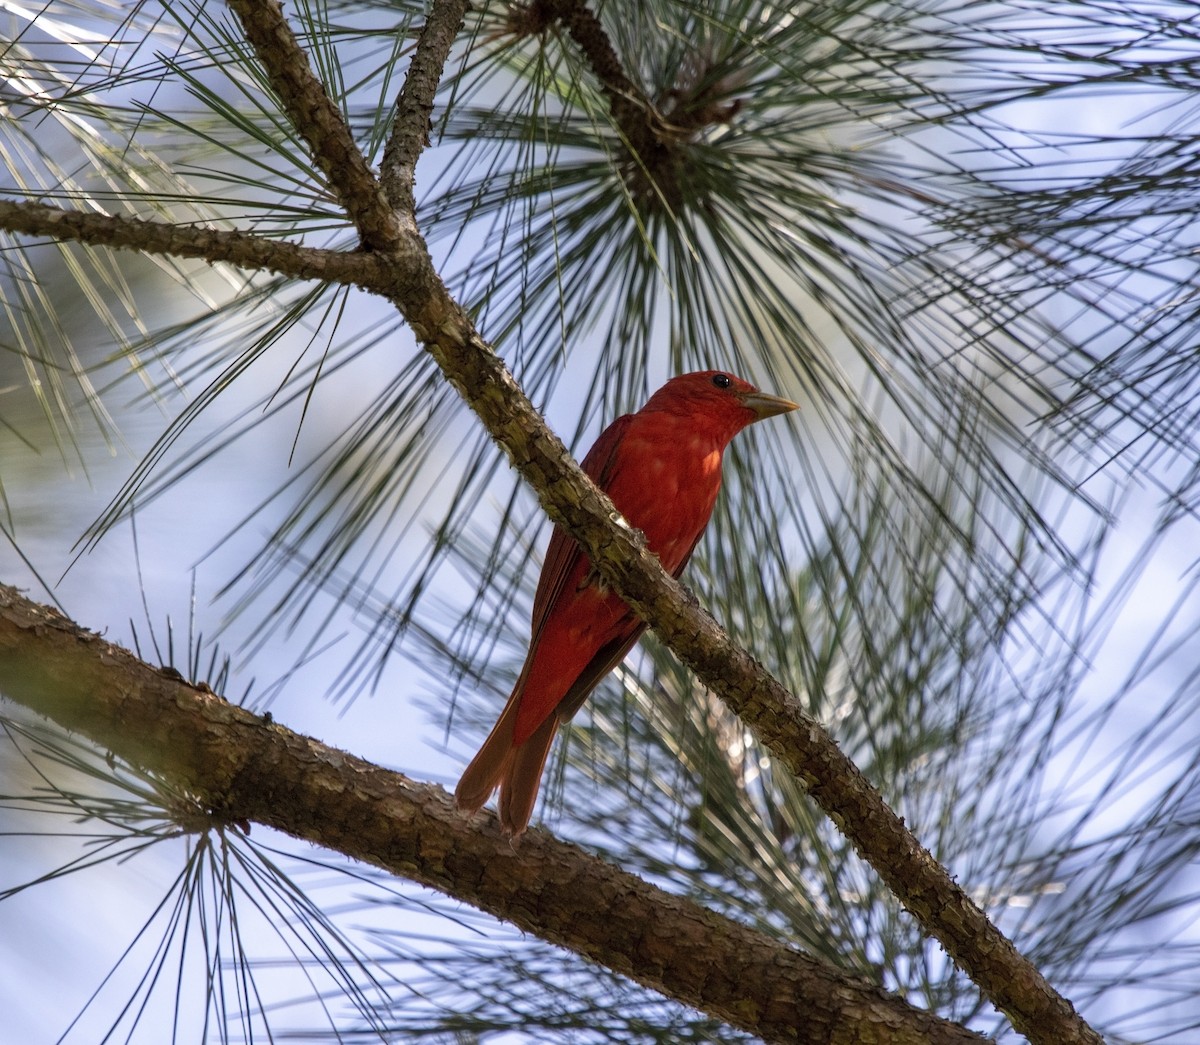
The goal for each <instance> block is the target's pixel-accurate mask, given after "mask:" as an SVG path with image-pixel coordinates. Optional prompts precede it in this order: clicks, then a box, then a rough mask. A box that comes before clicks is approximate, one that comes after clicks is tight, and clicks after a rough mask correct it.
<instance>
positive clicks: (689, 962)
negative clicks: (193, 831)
mask: <svg viewBox="0 0 1200 1045" xmlns="http://www.w3.org/2000/svg"><path fill="white" fill-rule="evenodd" d="M0 691H2V692H3V693H4V694H5V695H7V696H9V697H11V698H13V699H15V700H18V701H20V702H21V703H22V704H25V705H26V706H28V707H30V708H32V709H33V710H34V711H37V712H39V713H40V714H44V715H48V716H50V717H51V718H53V719H54V720H55V721H57V722H58V723H59V724H60V725H64V726H67V727H68V728H70V729H72V730H81V731H82V732H84V733H86V734H87V735H88V736H89V737H90V738H91V739H92V740H94V741H95V742H97V743H98V744H100V745H102V746H103V747H105V748H107V749H109V750H111V751H112V752H114V753H115V754H117V755H119V756H120V757H122V758H124V759H126V760H127V761H130V762H132V763H134V764H137V765H139V766H141V767H143V768H146V769H149V770H152V771H154V772H156V773H159V774H161V775H163V776H165V777H167V778H169V779H171V780H172V781H174V782H177V783H180V784H182V785H183V786H184V787H186V788H187V789H188V790H189V791H191V792H192V793H193V794H194V795H195V796H196V798H197V799H198V801H199V802H200V803H201V804H202V805H204V806H206V807H207V808H209V809H211V810H213V812H214V814H215V815H216V816H218V817H219V818H221V819H223V820H224V821H225V822H227V823H237V822H239V821H242V820H255V821H258V822H259V823H262V824H266V825H268V826H270V827H274V828H277V829H279V830H281V831H285V832H287V833H288V834H291V835H293V836H295V837H297V838H302V839H306V840H308V841H311V842H315V843H318V844H320V845H323V846H326V847H328V848H331V849H336V850H338V851H340V852H342V853H344V854H346V855H347V856H350V857H352V858H354V859H357V860H361V861H364V862H366V863H370V864H373V865H375V866H377V867H381V868H383V869H384V870H387V871H389V872H391V873H393V874H397V875H401V876H403V877H405V878H408V879H411V880H412V881H415V882H419V883H421V884H422V885H427V886H430V887H432V888H435V889H438V890H440V891H442V892H444V893H447V894H448V895H450V896H454V897H457V898H458V899H460V900H462V901H463V902H465V903H469V904H472V905H474V906H476V907H479V908H481V909H483V910H486V911H491V912H492V913H494V914H498V915H500V916H502V917H504V918H507V919H508V920H510V921H512V922H514V923H515V924H516V925H518V926H519V927H520V928H522V929H525V930H527V931H529V932H532V933H536V934H537V935H538V936H540V937H542V938H543V939H546V940H551V941H553V942H555V943H559V944H562V945H564V946H567V947H570V948H571V949H573V950H575V951H578V952H579V953H580V954H583V955H585V956H586V957H589V958H592V959H594V960H596V961H599V962H602V963H603V964H604V965H607V966H608V967H609V968H611V969H614V970H616V971H618V972H621V973H623V974H624V975H626V976H629V977H631V978H632V979H635V980H637V981H638V982H639V983H641V984H643V985H644V986H647V987H650V988H652V989H654V990H657V991H659V992H661V993H663V994H666V995H667V996H669V997H672V998H675V999H677V1000H679V1001H681V1002H684V1003H686V1004H688V1005H692V1006H695V1007H696V1008H699V1009H702V1010H703V1011H705V1012H708V1013H710V1014H711V1015H713V1016H715V1017H717V1018H719V1019H722V1020H725V1021H727V1022H729V1023H730V1024H732V1025H733V1026H737V1027H741V1028H742V1029H744V1030H747V1031H749V1032H751V1033H753V1034H755V1035H758V1036H761V1037H763V1038H765V1039H766V1040H768V1041H778V1042H801V1043H811V1045H829V1043H830V1042H834V1041H838V1042H867V1041H870V1042H874V1043H877V1045H906V1043H912V1042H916V1041H919V1042H923V1043H930V1045H973V1043H974V1045H978V1043H980V1042H983V1041H984V1040H985V1039H984V1038H982V1037H981V1036H979V1035H977V1034H974V1033H972V1032H971V1031H968V1030H966V1029H964V1028H963V1027H960V1026H959V1025H957V1024H954V1023H950V1022H948V1021H946V1020H942V1019H939V1018H937V1017H935V1016H933V1015H931V1014H930V1013H928V1012H925V1011H922V1010H920V1009H917V1008H915V1007H913V1006H911V1005H909V1004H908V1003H907V1002H905V1001H904V1000H902V999H900V998H898V997H896V996H894V995H890V994H888V993H887V992H886V991H884V990H882V989H880V988H879V987H877V986H875V985H874V984H871V983H869V982H867V981H865V980H862V979H860V978H858V977H856V976H852V975H849V974H847V973H845V972H842V971H841V970H838V969H836V968H834V967H832V966H830V965H828V964H826V963H823V962H819V961H817V960H815V959H813V958H810V957H807V956H806V955H803V954H801V953H800V952H798V951H796V950H794V949H792V948H790V947H787V946H786V945H784V944H782V943H781V942H780V941H779V940H777V939H774V938H772V937H770V936H767V935H765V934H763V933H760V932H758V931H756V930H754V929H751V928H749V927H747V926H744V925H742V924H740V923H738V922H734V921H732V920H730V919H728V918H725V917H723V916H721V915H718V914H716V913H714V912H712V911H710V910H708V909H707V908H704V907H702V906H700V905H698V904H696V903H694V902H692V901H690V900H687V899H685V898H683V897H678V896H673V895H671V894H669V893H666V892H664V891H663V890H661V889H658V888H656V887H654V886H651V885H649V884H647V883H646V882H643V881H642V880H641V879H639V878H637V877H636V876H634V875H631V874H629V873H627V872H625V871H622V870H620V869H619V868H616V867H613V866H611V865H609V864H606V863H605V862H604V861H602V860H599V859H597V858H596V857H592V856H589V855H587V854H586V853H583V852H581V851H580V850H579V849H577V848H575V847H574V846H571V845H567V844H565V843H563V842H559V841H557V840H556V839H555V838H553V837H552V836H551V835H548V834H546V833H544V832H542V831H537V830H535V831H532V832H530V833H529V835H528V836H526V840H525V841H524V842H523V843H522V845H521V849H520V851H519V853H518V852H517V851H516V850H515V849H513V847H512V846H511V845H510V843H509V841H508V840H507V839H506V838H505V837H504V836H503V835H501V833H500V830H499V827H498V825H496V824H495V823H494V822H493V823H492V824H491V825H490V827H489V829H488V830H479V829H478V827H476V826H473V825H472V824H471V823H470V822H469V821H467V820H466V819H465V818H464V817H463V816H462V815H461V814H460V813H458V812H456V811H455V810H454V808H453V804H452V800H451V798H450V796H449V795H447V794H446V793H445V792H444V791H442V790H441V788H438V787H434V786H432V785H428V784H418V783H415V782H413V781H410V780H408V779H406V778H405V777H403V776H401V775H400V774H399V773H393V772H390V771H388V770H384V769H381V768H379V767H378V766H374V765H372V764H370V763H369V762H364V761H363V760H362V759H358V758H355V757H354V756H353V755H350V754H347V753H346V752H343V751H338V750H336V749H334V748H330V747H327V746H325V745H324V744H321V743H319V742H318V741H316V740H313V739H311V738H309V737H304V736H301V735H299V734H296V733H293V732H291V731H290V730H288V729H285V728H283V727H282V726H280V725H278V724H269V723H268V722H267V721H265V720H264V719H262V718H260V717H259V716H257V715H254V714H252V713H250V712H249V711H246V710H244V709H243V708H239V707H236V706H235V705H232V704H229V703H227V702H226V701H224V700H223V699H221V698H220V697H217V696H214V695H213V694H212V693H209V692H206V691H203V690H200V689H197V688H195V687H193V686H191V685H189V684H188V683H186V682H182V681H180V680H179V679H177V678H174V677H172V676H169V675H167V674H165V673H163V672H161V671H159V670H156V669H155V668H153V667H151V666H150V665H149V664H146V663H144V662H143V661H140V660H138V659H137V658H136V657H134V656H133V655H132V654H131V653H129V652H128V651H126V650H124V649H121V648H120V647H118V646H114V645H113V644H111V643H109V642H106V641H105V640H103V639H101V638H100V637H99V636H97V635H94V634H92V633H91V632H88V631H85V630H84V629H82V628H79V627H78V626H77V625H75V624H73V623H72V622H71V621H69V620H68V619H67V618H65V617H63V616H61V615H60V614H58V613H57V612H55V611H54V610H52V609H50V608H49V607H46V606H41V605H39V604H37V603H35V602H31V601H30V600H28V599H25V598H23V597H22V596H21V595H20V594H19V593H18V592H17V591H16V589H15V588H10V587H7V586H4V585H0ZM481 869H486V871H484V872H482V873H481Z"/></svg>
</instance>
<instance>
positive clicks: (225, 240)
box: [0, 200, 395, 291]
mask: <svg viewBox="0 0 1200 1045" xmlns="http://www.w3.org/2000/svg"><path fill="white" fill-rule="evenodd" d="M0 229H4V230H6V231H8V232H16V233H23V234H25V235H28V236H46V237H49V238H51V239H55V240H57V241H59V242H68V241H71V242H75V243H87V244H90V245H91V246H96V247H113V248H115V249H118V250H137V251H142V252H144V253H146V254H168V255H171V256H173V257H178V258H198V259H200V260H201V261H207V262H208V263H209V264H212V265H215V264H220V263H222V262H224V263H227V264H230V265H237V266H238V267H240V268H245V269H254V270H258V271H262V272H276V273H278V274H279V275H281V276H291V277H293V278H295V279H316V280H321V281H323V282H327V283H343V284H349V285H354V286H359V287H362V288H363V289H364V290H376V291H378V290H379V289H380V288H384V289H386V288H389V287H391V286H393V285H394V283H395V265H394V263H389V262H387V261H384V260H382V259H381V258H380V257H378V256H376V255H373V254H365V253H362V252H351V251H344V250H324V249H321V248H318V247H303V246H300V245H298V244H295V243H289V242H287V241H285V240H277V239H265V238H264V237H262V236H256V235H254V234H252V233H248V232H233V231H229V230H227V229H213V228H208V227H206V226H201V225H172V224H167V223H166V222H161V221H147V220H145V219H143V218H130V217H125V216H123V215H119V214H96V213H91V212H88V211H81V210H64V209H63V208H61V207H51V206H47V205H46V204H42V203H32V202H24V201H16V200H0Z"/></svg>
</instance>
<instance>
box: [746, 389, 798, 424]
mask: <svg viewBox="0 0 1200 1045" xmlns="http://www.w3.org/2000/svg"><path fill="white" fill-rule="evenodd" d="M739 398H740V399H741V401H742V406H744V407H747V408H748V409H750V410H753V411H754V413H755V417H756V419H757V420H759V421H761V420H762V419H763V418H764V417H774V416H775V415H776V414H786V413H788V412H789V411H790V410H799V409H800V406H799V404H798V403H793V402H792V401H791V400H790V399H781V398H780V397H779V396H773V395H767V393H766V392H743V393H742V394H741V396H740V397H739Z"/></svg>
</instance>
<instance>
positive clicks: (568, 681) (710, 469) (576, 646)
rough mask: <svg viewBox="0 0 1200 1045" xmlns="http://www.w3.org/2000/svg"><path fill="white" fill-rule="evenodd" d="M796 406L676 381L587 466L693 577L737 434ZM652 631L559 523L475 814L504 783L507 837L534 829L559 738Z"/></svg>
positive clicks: (470, 770) (469, 792) (722, 385)
mask: <svg viewBox="0 0 1200 1045" xmlns="http://www.w3.org/2000/svg"><path fill="white" fill-rule="evenodd" d="M795 409H796V404H795V403H792V402H789V401H788V400H786V399H780V398H778V397H777V396H772V395H766V394H765V393H763V392H760V391H759V390H758V389H757V388H755V387H754V386H753V385H751V384H749V383H747V382H746V381H743V380H741V379H740V378H737V377H733V376H732V375H731V374H726V373H722V372H721V371H718V370H703V371H700V372H699V373H695V374H683V375H681V376H680V377H676V378H672V379H671V380H670V381H668V382H667V383H666V384H665V385H663V387H662V388H660V389H659V390H658V391H657V392H655V393H654V395H653V396H651V397H650V401H649V402H648V403H646V405H645V406H643V407H642V408H641V410H639V411H638V412H637V413H636V414H626V415H624V416H623V417H618V418H617V419H616V420H615V421H614V422H613V423H612V424H611V425H609V426H608V427H607V428H606V429H605V430H604V432H603V433H602V434H601V436H600V438H599V439H598V440H596V445H595V446H593V447H592V449H591V450H590V451H588V455H587V456H586V457H585V458H584V459H583V465H582V467H583V470H584V471H585V472H586V473H587V474H588V476H589V477H590V478H591V479H592V481H593V482H595V483H596V485H597V486H599V487H600V489H601V490H603V491H604V492H605V493H607V494H608V496H609V497H610V498H611V499H612V502H613V504H615V505H616V506H617V510H618V511H619V512H620V513H621V514H622V515H623V516H624V517H625V520H626V521H627V522H628V523H629V525H630V526H634V527H637V528H638V529H639V530H641V531H642V532H643V533H644V534H645V535H646V542H647V544H648V545H649V547H650V550H651V551H652V552H654V553H655V554H656V555H657V556H658V558H659V561H660V562H661V563H662V565H663V569H664V570H666V571H667V572H668V573H669V574H671V575H672V576H673V577H678V576H679V574H680V573H681V572H683V567H684V566H685V565H686V564H687V561H688V559H689V558H690V557H691V554H692V550H693V549H694V548H695V547H696V544H697V542H698V541H699V540H700V535H701V534H702V533H703V532H704V527H705V526H707V525H708V520H709V517H710V516H711V515H712V510H713V505H714V504H715V503H716V500H717V492H718V491H719V490H720V489H721V455H722V454H723V453H724V451H725V447H727V446H728V445H729V442H730V440H731V439H733V437H734V436H735V435H737V434H738V432H740V431H741V430H742V429H743V428H745V427H746V426H747V425H750V424H753V423H754V422H755V421H760V420H762V419H763V418H764V417H772V416H774V415H775V414H783V413H787V411H789V410H795ZM645 630H646V625H645V624H643V623H642V622H641V621H640V620H639V619H638V618H637V616H635V615H634V613H633V611H632V610H630V609H629V607H628V606H626V605H625V603H624V602H623V601H621V598H620V596H618V595H616V594H615V593H613V592H612V591H610V590H609V588H608V587H607V586H606V585H605V584H604V583H603V581H602V580H601V578H600V577H599V576H598V575H597V574H596V573H595V572H594V571H593V570H592V566H591V563H590V561H589V560H588V558H587V556H586V555H585V554H584V553H583V551H582V550H581V549H580V548H579V546H578V545H577V544H576V543H575V541H574V540H573V539H572V538H571V537H570V536H568V535H567V534H566V533H565V532H563V531H562V530H561V529H559V528H558V527H557V526H556V527H555V528H554V533H553V535H552V536H551V538H550V546H549V548H547V550H546V561H545V563H544V564H543V566H542V575H541V578H540V579H539V581H538V586H537V594H536V595H535V596H534V599H533V627H532V637H531V638H530V642H529V653H528V654H527V655H526V657H525V666H524V667H523V668H522V669H521V674H520V676H519V677H518V678H517V684H516V686H514V687H513V691H512V696H510V697H509V698H508V703H507V704H506V705H505V707H504V711H503V712H502V713H501V715H500V719H499V721H498V722H497V723H496V725H495V728H494V729H493V730H492V732H491V733H490V734H489V736H488V738H487V740H485V741H484V742H483V747H481V748H480V749H479V753H478V754H477V755H476V756H475V757H474V759H472V760H471V764H470V765H469V766H467V769H466V772H464V773H463V775H462V779H461V780H460V781H459V782H458V789H457V790H456V791H455V801H456V802H457V804H458V807H459V809H464V810H468V811H470V812H475V811H476V810H477V809H479V808H480V807H481V806H482V805H483V804H484V802H486V801H487V800H488V798H489V797H490V795H491V793H492V792H493V791H494V790H495V789H496V787H497V785H498V786H499V787H500V821H501V823H502V824H503V825H504V830H505V832H506V833H507V834H512V835H518V836H519V835H521V834H523V833H524V831H525V828H526V827H527V826H528V824H529V817H530V816H531V814H532V813H533V804H534V802H535V800H536V799H537V793H538V786H539V784H540V783H541V777H542V767H543V766H544V765H545V762H546V755H547V753H548V752H549V751H550V744H551V742H552V741H553V740H554V733H555V730H556V729H557V728H558V725H559V723H560V722H565V721H567V720H568V719H569V718H571V716H572V715H574V714H575V712H576V711H578V710H579V708H580V707H581V706H582V704H583V702H584V700H586V699H587V696H588V694H589V693H591V691H592V690H593V689H595V688H596V685H597V684H598V683H599V682H600V680H601V679H603V678H604V676H605V675H607V674H608V673H609V672H610V671H612V669H613V668H615V667H616V666H617V665H618V664H619V663H620V662H621V661H622V660H623V659H624V658H625V654H626V653H628V652H629V650H630V649H631V647H632V646H633V644H634V643H635V642H637V640H638V636H640V635H641V634H642V632H643V631H645Z"/></svg>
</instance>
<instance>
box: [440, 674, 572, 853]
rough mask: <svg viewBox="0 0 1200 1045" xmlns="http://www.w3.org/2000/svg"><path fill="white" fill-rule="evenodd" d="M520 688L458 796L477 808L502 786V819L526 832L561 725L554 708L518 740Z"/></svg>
mask: <svg viewBox="0 0 1200 1045" xmlns="http://www.w3.org/2000/svg"><path fill="white" fill-rule="evenodd" d="M518 693H519V683H518V691H517V692H514V694H513V696H512V697H510V698H509V701H508V704H507V705H506V706H505V708H504V711H503V712H502V713H501V715H500V718H499V719H498V720H497V721H496V724H495V726H493V727H492V731H491V733H489V734H488V738H487V740H485V741H484V742H483V746H482V747H481V748H480V749H479V752H478V753H477V754H476V755H475V757H474V758H473V759H471V764H470V765H469V766H467V768H466V769H465V770H464V771H463V775H462V779H460V780H459V782H458V787H456V788H455V789H454V802H455V805H457V806H458V808H459V809H462V810H465V811H467V812H469V813H474V812H476V811H477V810H479V809H480V808H482V806H483V804H484V803H485V802H486V801H487V800H488V799H489V798H490V797H491V795H492V792H493V791H495V790H496V788H497V787H499V788H500V822H501V824H502V825H503V826H504V830H505V832H506V833H507V834H511V835H514V836H520V835H522V834H524V833H525V828H526V827H528V826H529V818H530V817H531V816H532V815H533V807H534V804H535V803H536V802H537V795H538V788H539V787H540V786H541V781H542V767H543V766H545V764H546V756H547V755H548V754H549V752H550V745H551V744H552V743H553V741H554V733H555V730H556V729H557V728H558V721H559V719H558V715H556V714H554V713H553V712H552V713H551V714H550V715H549V716H548V717H547V718H546V720H545V721H544V722H543V723H542V724H541V725H540V726H538V728H537V729H536V730H534V732H533V735H532V736H530V737H529V739H528V740H526V741H525V742H524V743H521V744H515V743H514V742H513V730H514V728H515V726H516V721H517V707H518V705H519V704H520V700H519V699H518Z"/></svg>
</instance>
